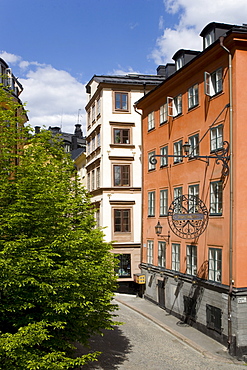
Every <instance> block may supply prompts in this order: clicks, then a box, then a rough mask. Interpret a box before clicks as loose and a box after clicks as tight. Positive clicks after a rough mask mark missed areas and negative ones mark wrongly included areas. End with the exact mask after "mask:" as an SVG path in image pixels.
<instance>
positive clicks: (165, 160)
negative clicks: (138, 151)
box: [160, 145, 168, 167]
mask: <svg viewBox="0 0 247 370" xmlns="http://www.w3.org/2000/svg"><path fill="white" fill-rule="evenodd" d="M160 154H161V155H163V156H167V154H168V146H167V145H166V146H163V147H162V148H160ZM167 165H168V157H160V167H165V166H167Z"/></svg>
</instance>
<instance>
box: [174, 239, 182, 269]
mask: <svg viewBox="0 0 247 370" xmlns="http://www.w3.org/2000/svg"><path fill="white" fill-rule="evenodd" d="M172 270H174V271H179V270H180V244H177V243H172Z"/></svg>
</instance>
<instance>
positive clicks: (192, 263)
mask: <svg viewBox="0 0 247 370" xmlns="http://www.w3.org/2000/svg"><path fill="white" fill-rule="evenodd" d="M186 274H188V275H194V276H195V275H196V274H197V246H196V245H187V247H186Z"/></svg>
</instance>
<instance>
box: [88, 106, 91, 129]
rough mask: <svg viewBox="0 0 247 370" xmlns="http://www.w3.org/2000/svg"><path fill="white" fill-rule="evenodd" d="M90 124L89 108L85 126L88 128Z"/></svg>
mask: <svg viewBox="0 0 247 370" xmlns="http://www.w3.org/2000/svg"><path fill="white" fill-rule="evenodd" d="M90 126H91V114H90V110H89V111H88V114H87V127H88V128H89V127H90Z"/></svg>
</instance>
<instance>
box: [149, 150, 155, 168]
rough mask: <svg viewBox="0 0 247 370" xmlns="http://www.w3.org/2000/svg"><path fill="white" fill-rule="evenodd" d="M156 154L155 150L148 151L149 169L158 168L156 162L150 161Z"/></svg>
mask: <svg viewBox="0 0 247 370" xmlns="http://www.w3.org/2000/svg"><path fill="white" fill-rule="evenodd" d="M153 155H155V150H153V151H152V152H150V153H148V171H152V170H155V169H156V164H152V163H150V158H151V157H152V156H153Z"/></svg>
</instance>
